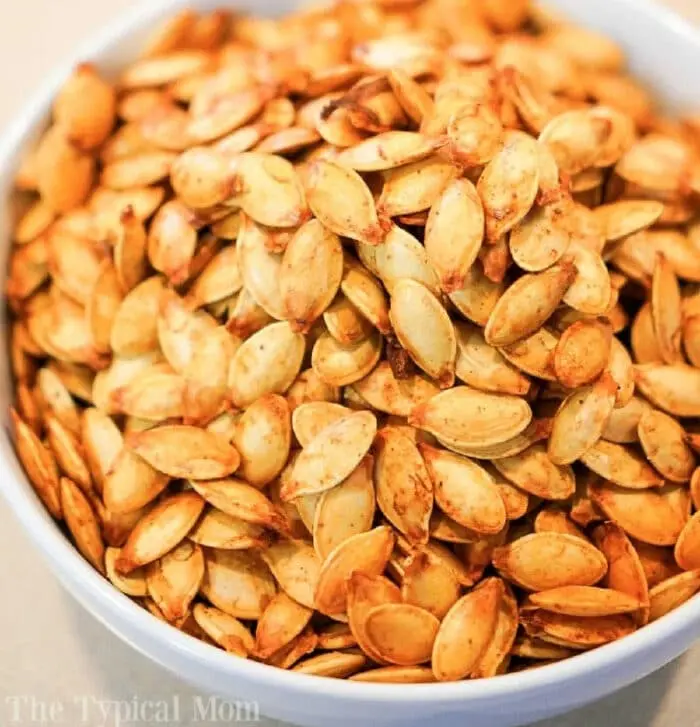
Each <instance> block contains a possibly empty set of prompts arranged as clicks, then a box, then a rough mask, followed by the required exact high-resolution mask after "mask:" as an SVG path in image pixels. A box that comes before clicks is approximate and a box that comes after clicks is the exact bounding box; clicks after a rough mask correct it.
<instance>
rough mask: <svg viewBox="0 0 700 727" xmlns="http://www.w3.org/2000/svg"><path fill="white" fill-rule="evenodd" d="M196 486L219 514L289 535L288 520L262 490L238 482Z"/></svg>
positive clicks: (231, 481)
mask: <svg viewBox="0 0 700 727" xmlns="http://www.w3.org/2000/svg"><path fill="white" fill-rule="evenodd" d="M192 486H193V487H194V489H195V490H196V492H198V493H199V494H200V495H201V496H202V497H203V498H204V499H205V500H206V501H207V502H208V503H210V504H211V505H213V506H214V507H215V508H217V509H218V510H221V511H222V512H224V513H226V514H227V515H230V516H231V517H234V518H238V519H240V520H243V521H245V522H247V523H252V524H254V525H261V526H264V527H268V528H271V529H273V530H278V531H281V532H286V531H287V529H288V523H287V519H286V517H285V515H284V513H283V512H282V511H281V510H280V509H279V508H277V507H276V506H275V505H274V504H273V503H272V502H271V501H270V500H269V499H268V498H267V497H266V496H265V495H264V494H263V493H262V492H260V490H258V489H256V488H255V487H253V486H252V485H249V484H247V483H246V482H242V481H241V480H236V479H233V478H231V479H225V480H209V481H207V482H203V481H202V482H192Z"/></svg>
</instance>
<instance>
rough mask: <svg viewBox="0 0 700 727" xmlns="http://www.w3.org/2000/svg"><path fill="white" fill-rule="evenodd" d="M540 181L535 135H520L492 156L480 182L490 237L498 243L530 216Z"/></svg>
mask: <svg viewBox="0 0 700 727" xmlns="http://www.w3.org/2000/svg"><path fill="white" fill-rule="evenodd" d="M538 182H539V155H538V150H537V144H536V142H535V141H534V139H532V138H531V137H529V136H527V135H525V134H522V135H521V134H518V135H516V136H514V137H512V138H511V139H510V140H509V141H507V142H506V144H505V146H504V147H503V149H502V150H501V151H499V152H498V154H496V156H494V157H493V159H491V161H490V162H489V163H488V164H487V165H486V168H485V169H484V171H483V173H482V175H481V177H480V178H479V182H478V183H477V191H478V193H479V196H480V197H481V201H482V203H483V206H484V213H485V219H486V238H487V240H489V241H491V242H495V241H496V240H498V238H499V237H501V236H502V235H504V234H505V233H506V232H509V231H510V230H511V229H512V228H513V227H514V226H515V225H516V224H517V223H518V222H520V221H521V220H522V219H523V218H524V217H525V215H527V213H528V212H529V211H530V208H531V207H532V204H533V202H534V201H535V197H536V195H537V189H538Z"/></svg>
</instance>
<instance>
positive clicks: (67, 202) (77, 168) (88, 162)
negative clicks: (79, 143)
mask: <svg viewBox="0 0 700 727" xmlns="http://www.w3.org/2000/svg"><path fill="white" fill-rule="evenodd" d="M36 167H37V186H38V190H39V193H40V195H41V198H42V199H43V200H44V201H45V202H46V203H47V204H49V205H50V206H51V207H52V208H53V209H54V210H56V211H57V212H68V211H69V210H72V209H75V208H76V207H79V206H80V205H81V204H82V203H83V202H84V201H85V199H86V198H87V196H88V194H89V192H90V188H91V187H92V184H93V177H94V172H95V163H94V159H93V158H92V157H91V156H90V155H88V154H85V153H83V152H81V151H80V150H79V149H78V148H77V147H76V146H74V145H73V144H72V143H71V142H70V141H69V139H68V138H67V137H66V135H65V131H64V130H63V129H62V128H61V127H60V126H59V125H54V126H52V127H51V128H50V129H49V130H48V131H47V132H46V133H45V134H44V136H43V137H42V140H41V142H40V143H39V147H38V148H37V151H36Z"/></svg>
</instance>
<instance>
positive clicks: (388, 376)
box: [352, 361, 439, 417]
mask: <svg viewBox="0 0 700 727" xmlns="http://www.w3.org/2000/svg"><path fill="white" fill-rule="evenodd" d="M352 388H353V390H354V391H355V392H357V393H358V394H359V395H360V396H361V397H362V399H363V400H364V401H366V402H367V403H368V404H369V405H370V406H371V407H372V408H373V409H376V410H378V411H382V412H385V413H386V414H394V415H396V416H400V417H407V416H408V415H409V414H410V413H411V411H412V410H413V408H414V407H415V406H416V405H417V404H420V403H422V402H424V401H427V400H428V399H430V398H431V397H432V396H434V395H435V394H437V393H438V392H439V389H438V387H437V386H436V385H435V384H434V383H432V381H430V380H429V379H427V378H426V377H423V376H421V375H409V376H407V377H405V378H396V376H395V375H394V372H393V371H392V370H391V365H390V364H389V363H388V362H387V361H382V362H380V363H379V364H378V365H377V366H375V368H374V369H373V370H372V371H371V372H370V373H369V374H368V375H367V376H365V377H364V378H362V379H360V380H359V381H356V382H355V383H354V384H353V385H352Z"/></svg>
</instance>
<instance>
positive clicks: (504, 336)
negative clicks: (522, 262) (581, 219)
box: [484, 262, 576, 346]
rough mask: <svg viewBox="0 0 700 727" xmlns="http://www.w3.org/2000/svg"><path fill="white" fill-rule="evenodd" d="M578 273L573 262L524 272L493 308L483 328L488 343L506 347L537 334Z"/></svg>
mask: <svg viewBox="0 0 700 727" xmlns="http://www.w3.org/2000/svg"><path fill="white" fill-rule="evenodd" d="M575 276H576V270H575V268H574V266H573V264H572V263H570V262H565V263H558V264H557V265H553V266H552V267H551V268H549V269H548V270H545V271H544V272H542V273H532V274H528V275H523V276H522V277H521V278H520V279H519V280H518V281H517V282H515V283H514V284H513V285H511V286H510V288H508V289H507V290H506V292H505V293H504V294H503V296H501V298H500V299H499V300H498V302H497V303H496V306H495V307H494V309H493V310H492V311H491V314H490V316H489V319H488V322H487V324H486V328H485V330H484V335H485V338H486V342H487V343H490V344H491V345H494V346H506V345H509V344H513V343H516V342H517V341H520V340H522V339H524V338H527V337H528V336H529V335H531V334H533V333H535V332H536V331H537V329H539V328H540V327H541V326H542V325H543V324H544V323H545V321H546V320H547V319H548V318H549V317H550V316H551V315H552V313H553V312H554V310H555V309H556V307H557V306H558V305H559V303H560V302H561V300H562V297H563V296H564V295H565V293H566V291H567V289H568V288H569V285H571V283H572V281H573V280H574V279H575Z"/></svg>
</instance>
